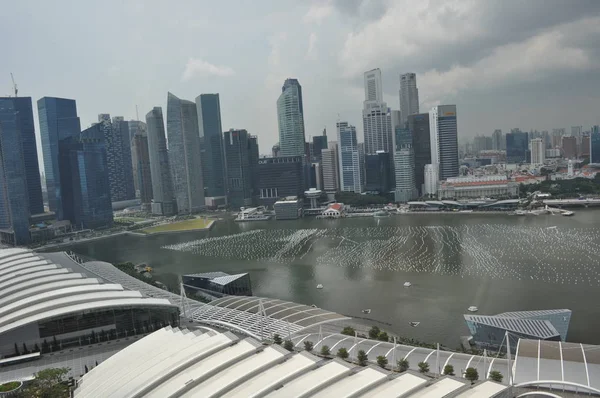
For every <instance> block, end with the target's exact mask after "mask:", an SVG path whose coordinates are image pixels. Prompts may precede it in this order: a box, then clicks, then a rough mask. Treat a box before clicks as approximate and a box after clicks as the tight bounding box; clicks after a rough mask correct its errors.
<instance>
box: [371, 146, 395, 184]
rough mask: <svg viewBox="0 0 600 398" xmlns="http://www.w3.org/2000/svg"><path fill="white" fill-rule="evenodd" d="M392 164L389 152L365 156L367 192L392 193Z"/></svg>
mask: <svg viewBox="0 0 600 398" xmlns="http://www.w3.org/2000/svg"><path fill="white" fill-rule="evenodd" d="M391 162H392V161H391V159H390V154H389V153H387V152H380V153H376V154H373V155H365V174H366V186H365V190H366V191H370V192H379V193H388V192H390V190H391V189H392V182H391V180H392V178H393V177H392V170H391V168H390V165H391Z"/></svg>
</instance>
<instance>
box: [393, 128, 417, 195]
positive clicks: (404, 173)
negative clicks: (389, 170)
mask: <svg viewBox="0 0 600 398" xmlns="http://www.w3.org/2000/svg"><path fill="white" fill-rule="evenodd" d="M394 163H395V165H396V167H395V170H396V175H395V177H396V190H395V195H394V196H395V200H396V202H408V201H411V200H413V199H414V198H415V197H416V196H417V195H418V191H417V187H416V184H415V154H414V152H413V137H412V134H411V133H410V130H409V129H406V128H398V129H396V151H395V153H394Z"/></svg>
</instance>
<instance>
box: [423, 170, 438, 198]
mask: <svg viewBox="0 0 600 398" xmlns="http://www.w3.org/2000/svg"><path fill="white" fill-rule="evenodd" d="M438 182H439V171H438V164H437V163H435V164H426V165H425V183H424V184H423V196H429V197H432V196H436V195H437V191H438Z"/></svg>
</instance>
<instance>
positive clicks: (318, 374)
mask: <svg viewBox="0 0 600 398" xmlns="http://www.w3.org/2000/svg"><path fill="white" fill-rule="evenodd" d="M488 383H490V384H493V385H494V386H495V388H491V387H490V386H489V384H488ZM480 385H481V386H482V387H481V388H480V389H478V390H477V391H478V394H477V397H479V398H491V397H493V396H495V395H496V394H497V392H502V391H504V390H506V389H507V387H506V386H503V385H500V384H495V383H492V382H483V383H481V384H480ZM478 386H479V384H475V386H474V387H472V386H471V385H470V383H469V382H467V381H466V380H463V379H460V378H456V377H448V376H444V377H440V378H437V379H432V378H430V377H426V376H424V375H420V374H417V373H414V372H412V371H408V372H405V373H402V374H400V375H398V374H393V373H390V372H388V371H386V370H384V369H381V368H375V367H372V366H367V367H357V366H355V365H353V364H351V363H348V362H345V361H342V360H340V359H322V358H319V357H317V356H315V355H313V354H310V353H308V352H306V351H303V352H288V351H286V350H284V349H282V348H281V347H280V346H277V345H263V344H261V343H259V342H258V341H256V340H254V339H252V338H247V339H239V338H238V337H236V336H235V335H233V334H231V333H229V332H227V333H217V332H214V331H208V332H206V333H200V332H197V331H196V332H191V331H189V330H186V329H179V328H171V327H166V328H164V329H160V330H158V331H156V332H154V333H152V334H150V335H149V336H147V337H145V338H143V339H141V340H139V341H137V342H135V343H133V344H131V345H130V346H128V347H127V348H125V349H123V350H122V351H120V352H118V353H116V354H114V355H113V356H112V357H110V358H108V359H107V360H106V361H104V362H103V363H101V364H100V365H99V366H97V367H95V368H94V369H92V370H91V371H90V372H89V373H87V374H85V375H84V376H83V377H82V378H81V379H80V380H79V382H78V386H77V388H76V389H75V391H74V396H75V397H76V398H86V397H106V398H110V397H115V398H116V397H118V398H126V397H142V396H143V397H149V398H158V397H160V398H169V397H183V398H191V397H217V396H218V397H228V398H232V397H269V398H275V397H285V398H291V397H336V398H339V397H356V398H359V397H378V398H386V397H399V396H402V397H436V398H437V397H441V396H446V395H452V394H454V393H459V392H467V391H469V390H470V389H475V388H477V387H478Z"/></svg>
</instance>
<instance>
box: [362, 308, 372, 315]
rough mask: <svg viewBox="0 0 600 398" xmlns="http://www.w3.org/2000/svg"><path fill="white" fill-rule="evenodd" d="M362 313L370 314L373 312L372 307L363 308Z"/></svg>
mask: <svg viewBox="0 0 600 398" xmlns="http://www.w3.org/2000/svg"><path fill="white" fill-rule="evenodd" d="M362 313H363V314H370V313H371V309H370V308H367V309H364V310H362Z"/></svg>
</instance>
